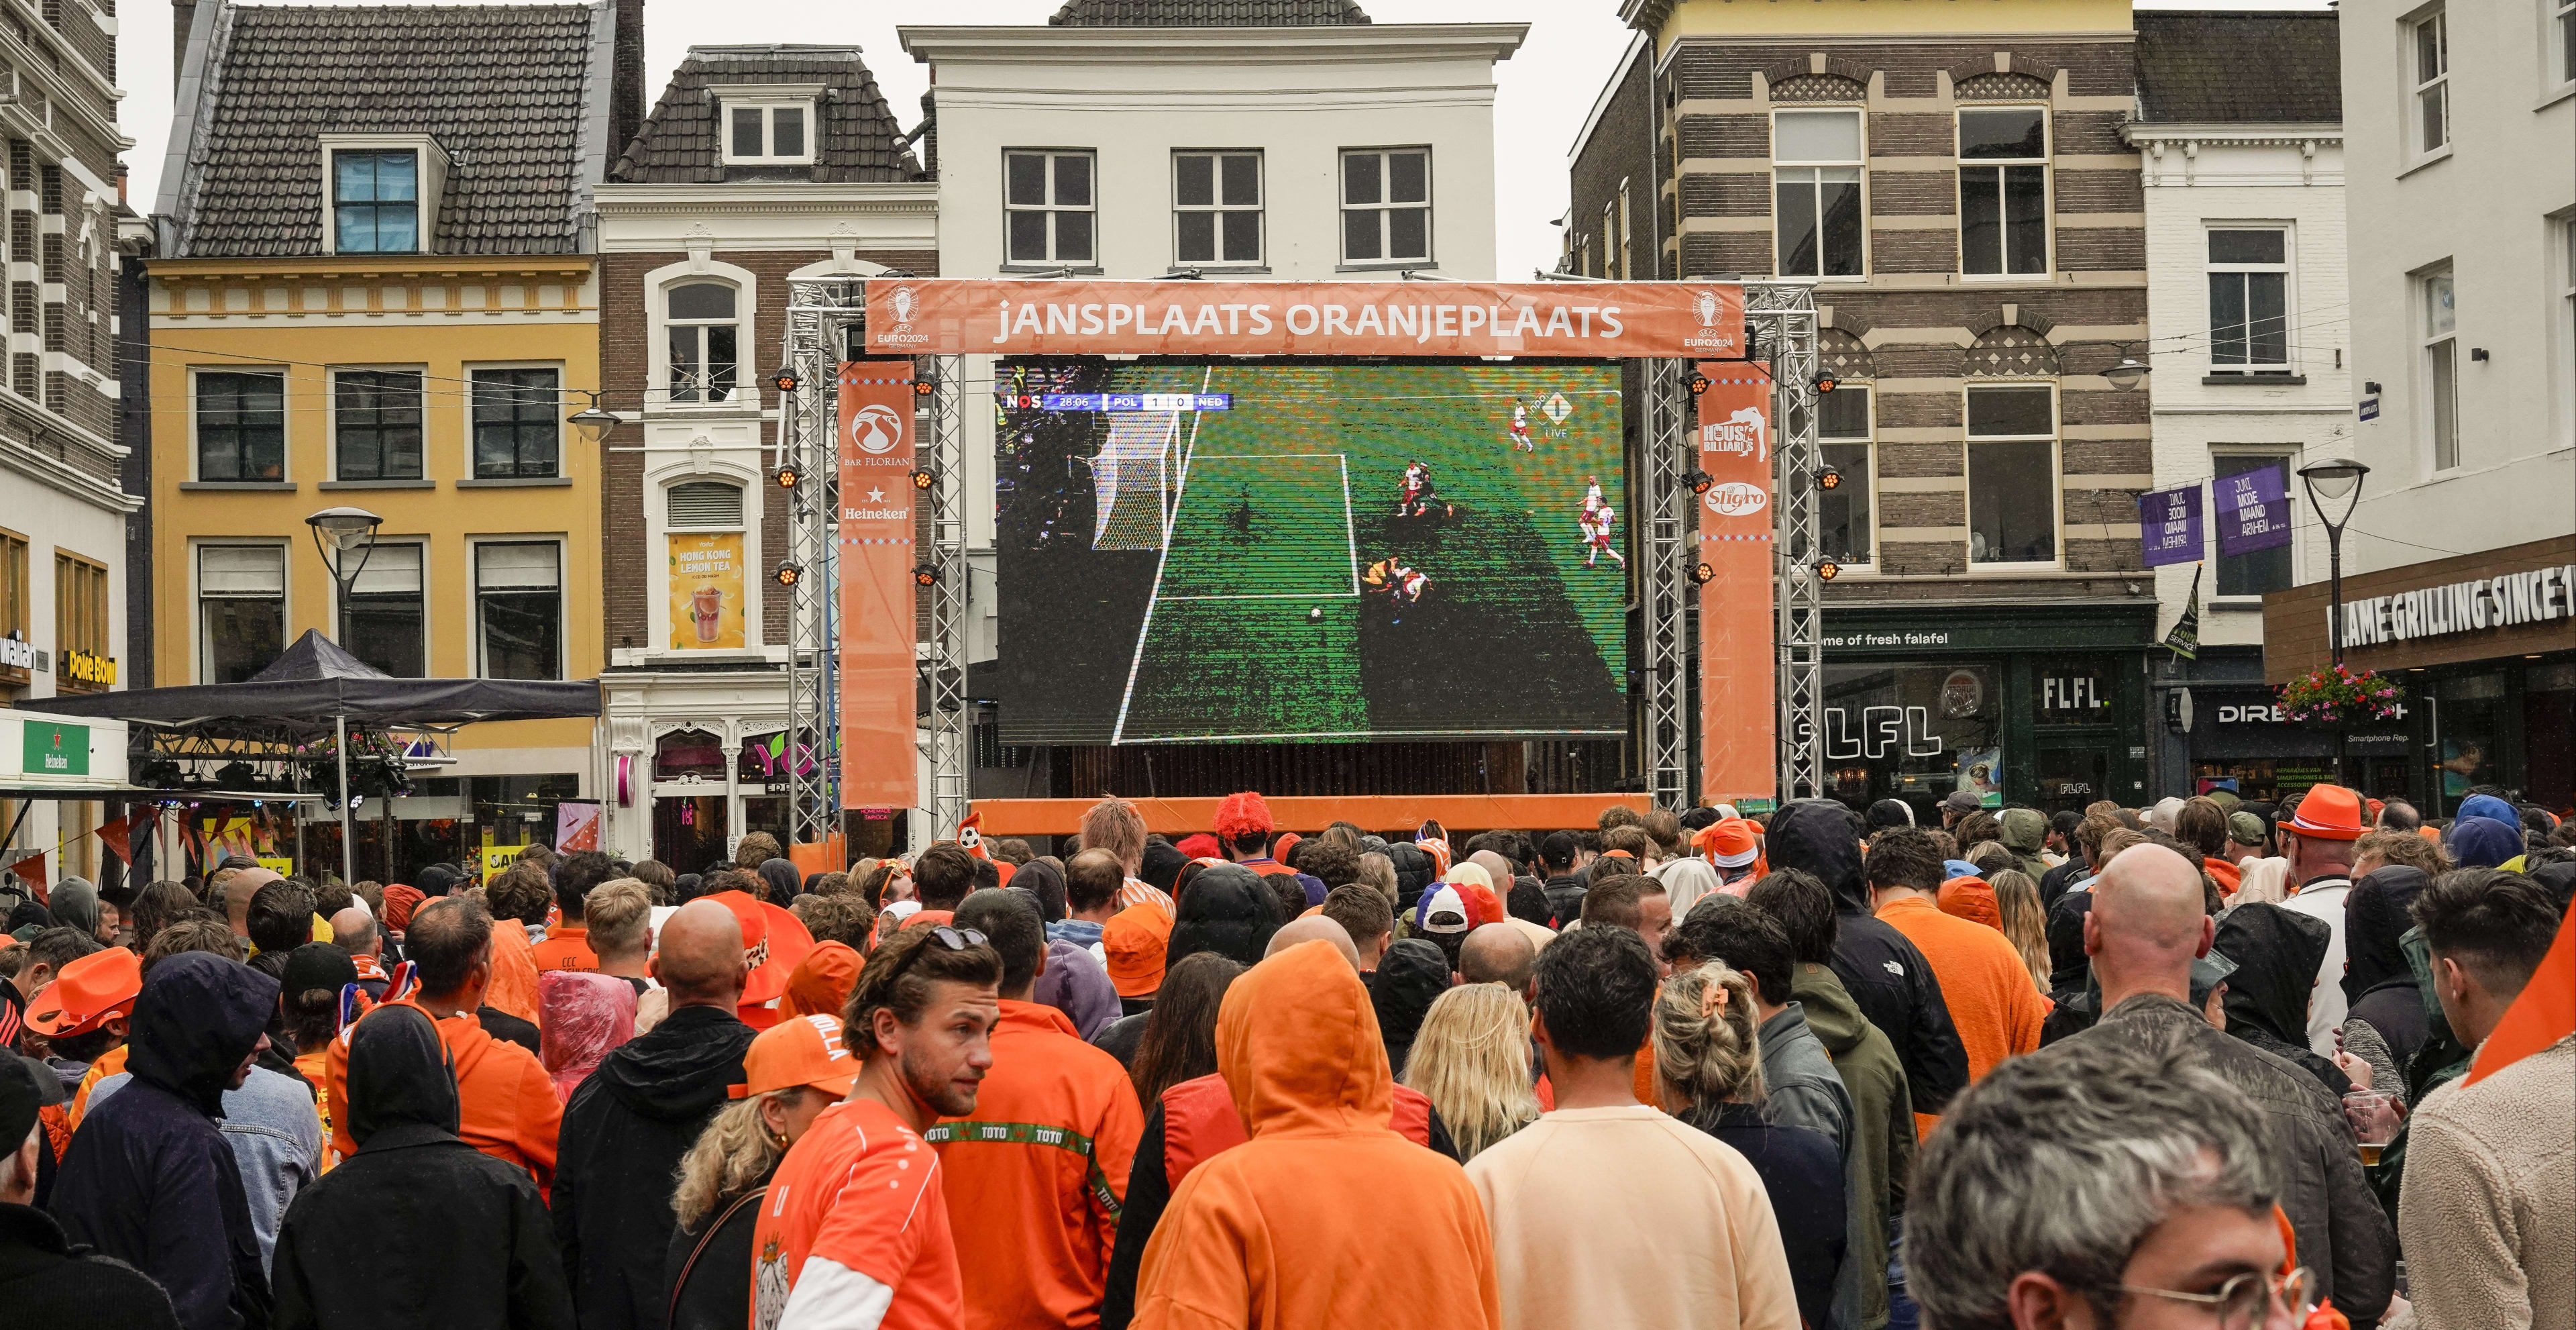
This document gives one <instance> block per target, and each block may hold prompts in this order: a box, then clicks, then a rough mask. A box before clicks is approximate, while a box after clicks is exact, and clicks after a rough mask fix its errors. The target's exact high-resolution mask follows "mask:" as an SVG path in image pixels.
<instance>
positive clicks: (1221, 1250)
mask: <svg viewBox="0 0 2576 1330" xmlns="http://www.w3.org/2000/svg"><path fill="white" fill-rule="evenodd" d="M1216 1055H1217V1070H1218V1072H1219V1073H1220V1074H1221V1075H1223V1076H1224V1077H1225V1083H1226V1087H1227V1088H1228V1089H1229V1090H1231V1091H1232V1092H1233V1094H1234V1106H1235V1111H1236V1112H1237V1113H1239V1114H1240V1115H1242V1118H1243V1123H1244V1128H1245V1130H1246V1131H1248V1132H1250V1133H1251V1136H1252V1139H1251V1140H1248V1141H1246V1142H1244V1143H1243V1144H1242V1145H1239V1146H1236V1147H1235V1148H1233V1149H1231V1150H1228V1151H1226V1152H1224V1153H1223V1154H1220V1155H1218V1156H1216V1157H1215V1158H1213V1159H1210V1160H1208V1161H1207V1162H1206V1163H1203V1164H1201V1165H1199V1166H1198V1167H1197V1168H1194V1169H1192V1170H1190V1174H1189V1176H1188V1177H1186V1178H1183V1179H1182V1180H1181V1185H1180V1188H1179V1190H1177V1191H1175V1192H1174V1193H1173V1194H1172V1201H1171V1205H1170V1207H1169V1208H1168V1209H1166V1210H1165V1211H1164V1212H1163V1222H1162V1223H1161V1224H1159V1225H1157V1226H1156V1227H1155V1229H1154V1237H1153V1240H1152V1241H1150V1242H1148V1243H1147V1244H1146V1245H1145V1257H1144V1269H1143V1273H1142V1274H1141V1275H1140V1276H1139V1278H1138V1280H1137V1287H1136V1320H1135V1323H1134V1324H1135V1326H1136V1330H1184V1328H1185V1330H1215V1328H1216V1327H1221V1326H1241V1327H1246V1330H1250V1328H1251V1327H1262V1328H1263V1330H1328V1328H1330V1327H1341V1326H1351V1325H1375V1324H1385V1325H1401V1326H1407V1327H1412V1328H1413V1330H1495V1327H1498V1326H1500V1325H1501V1324H1502V1303H1501V1297H1500V1294H1499V1293H1498V1291H1497V1289H1496V1285H1495V1279H1494V1242H1493V1237H1492V1235H1491V1233H1490V1232H1489V1231H1488V1230H1487V1228H1486V1226H1485V1211H1484V1206H1483V1204H1482V1203H1481V1202H1479V1201H1478V1200H1477V1199H1476V1189H1475V1188H1474V1187H1473V1186H1471V1185H1469V1184H1468V1182H1467V1174H1466V1170H1464V1169H1462V1168H1460V1167H1459V1166H1458V1165H1457V1164H1455V1163H1452V1162H1450V1161H1449V1160H1448V1159H1445V1158H1443V1157H1441V1156H1440V1155H1437V1154H1434V1153H1432V1152H1430V1151H1428V1150H1424V1149H1423V1148H1421V1147H1420V1146H1417V1145H1415V1144H1413V1143H1412V1142H1411V1141H1408V1140H1406V1139H1404V1138H1403V1137H1401V1136H1399V1135H1397V1134H1395V1132H1393V1131H1391V1130H1389V1129H1388V1125H1387V1124H1388V1122H1389V1120H1390V1118H1391V1116H1392V1105H1393V1101H1394V1084H1395V1083H1394V1080H1393V1079H1392V1078H1391V1077H1390V1076H1389V1075H1388V1073H1387V1061H1386V1045H1385V1043H1384V1042H1383V1041H1382V1039H1381V1038H1380V1036H1379V1034H1378V1027H1377V1014H1376V1012H1375V1011H1374V1010H1373V1009H1372V1008H1371V1007H1370V1005H1369V996H1368V990H1367V989H1366V988H1364V987H1362V986H1361V985H1360V979H1359V975H1358V974H1356V973H1354V972H1353V971H1352V969H1351V966H1350V962H1348V961H1346V960H1344V959H1343V958H1342V955H1341V953H1340V952H1338V951H1336V950H1335V949H1334V948H1333V947H1332V945H1331V944H1329V943H1325V942H1320V941H1317V942H1303V943H1299V944H1298V945H1296V946H1293V947H1290V948H1288V949H1287V950H1285V951H1282V952H1280V953H1279V954H1277V955H1275V956H1272V957H1271V958H1269V959H1268V960H1265V961H1263V962H1262V963H1261V964H1259V965H1256V966H1254V967H1252V969H1251V971H1250V972H1249V973H1247V974H1245V975H1244V976H1243V977H1242V978H1240V979H1237V980H1236V981H1235V982H1234V985H1233V986H1232V987H1231V988H1229V989H1227V990H1226V994H1225V1002H1224V1004H1223V1006H1221V1007H1220V1008H1219V1009H1218V1015H1217V1025H1216ZM1425 1252H1433V1253H1438V1255H1437V1256H1436V1257H1435V1258H1432V1259H1424V1257H1423V1253H1425Z"/></svg>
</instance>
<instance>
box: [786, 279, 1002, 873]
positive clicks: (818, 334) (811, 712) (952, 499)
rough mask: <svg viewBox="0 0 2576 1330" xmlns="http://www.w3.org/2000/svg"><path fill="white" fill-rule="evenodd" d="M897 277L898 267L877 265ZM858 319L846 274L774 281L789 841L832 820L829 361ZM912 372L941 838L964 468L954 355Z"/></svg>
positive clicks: (955, 812)
mask: <svg viewBox="0 0 2576 1330" xmlns="http://www.w3.org/2000/svg"><path fill="white" fill-rule="evenodd" d="M887 275H889V276H900V275H901V274H887ZM866 321H867V284H866V282H865V281H864V280H863V279H860V278H857V277H831V278H816V279H800V280H796V281H792V282H789V283H788V290H787V335H786V339H785V341H786V347H785V355H784V360H783V362H782V363H783V368H784V369H785V371H786V372H787V373H788V374H790V375H792V376H793V377H794V379H795V381H796V386H795V388H794V390H793V391H790V392H783V393H781V394H780V395H779V418H778V443H777V447H776V458H777V462H778V465H779V467H780V468H781V469H782V470H783V471H792V472H793V474H794V476H795V484H794V485H792V486H790V487H788V536H787V560H786V562H787V563H788V564H790V565H792V566H794V567H795V568H796V569H797V576H796V578H795V580H794V581H793V583H792V584H790V585H788V586H786V587H785V588H784V590H785V591H786V594H787V596H788V606H789V608H788V631H787V641H788V652H787V732H788V736H789V739H788V742H789V745H790V753H789V760H788V763H787V772H788V783H787V808H788V813H787V825H788V830H789V831H790V833H791V834H792V835H793V838H794V840H795V841H796V842H798V843H812V842H819V841H821V840H822V839H823V838H824V837H825V836H827V835H829V834H832V833H834V832H837V831H839V830H840V828H841V764H840V732H841V718H840V706H841V680H840V658H839V650H838V648H839V645H840V640H841V635H840V595H839V587H840V584H841V578H840V556H841V550H840V512H841V499H840V455H839V454H840V449H839V440H840V428H841V422H840V401H841V397H840V388H839V379H840V369H841V364H842V362H843V360H845V359H846V358H847V357H848V350H849V348H851V347H854V346H856V345H858V344H859V340H860V333H861V330H862V329H863V328H864V327H865V325H866ZM913 379H914V382H915V383H916V384H917V385H920V386H921V388H923V389H926V390H927V391H922V392H921V393H920V395H919V396H916V397H915V398H914V399H913V400H914V405H915V413H914V417H913V425H914V429H913V438H914V441H915V444H916V447H917V450H918V457H919V461H918V463H917V465H918V466H919V467H920V468H921V469H922V470H923V471H924V472H926V473H927V474H928V475H929V476H930V478H931V485H930V488H929V489H927V490H916V491H915V495H916V497H917V498H918V499H919V500H920V501H921V502H922V503H923V504H924V506H925V507H926V508H927V509H928V510H929V516H930V548H929V549H928V550H927V551H926V555H927V557H925V558H924V559H923V560H922V566H923V567H925V568H927V569H928V570H930V572H931V575H932V582H931V586H930V631H929V633H928V635H927V640H926V641H925V642H924V643H923V646H924V650H923V651H922V652H921V654H920V657H919V661H920V665H919V668H920V671H921V674H922V675H923V677H924V678H925V679H926V680H927V682H928V685H929V687H928V692H929V695H930V749H929V754H928V755H929V758H930V770H931V787H930V796H929V808H930V811H931V815H932V817H933V819H934V820H935V821H936V823H937V831H936V834H937V835H938V836H940V837H950V836H954V835H955V834H956V831H957V824H958V822H959V821H960V820H962V819H963V818H964V817H965V816H966V796H967V788H966V780H967V761H968V749H967V729H966V727H967V724H968V720H969V717H968V715H967V711H966V465H965V456H966V455H965V430H964V423H965V417H964V414H963V413H964V410H965V397H964V394H965V390H966V373H965V357H963V356H921V357H918V358H916V359H915V361H914V363H913Z"/></svg>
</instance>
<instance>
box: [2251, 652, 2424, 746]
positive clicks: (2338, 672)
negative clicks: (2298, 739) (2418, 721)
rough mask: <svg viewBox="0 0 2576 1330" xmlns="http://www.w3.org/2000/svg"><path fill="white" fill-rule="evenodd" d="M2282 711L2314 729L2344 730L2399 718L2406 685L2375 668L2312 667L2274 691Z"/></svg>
mask: <svg viewBox="0 0 2576 1330" xmlns="http://www.w3.org/2000/svg"><path fill="white" fill-rule="evenodd" d="M2274 691H2275V693H2276V695H2277V696H2278V698H2279V700H2280V704H2281V714H2282V715H2283V716H2284V717H2285V718H2287V719H2289V720H2292V721H2296V722H2297V723H2299V724H2302V725H2306V726H2308V727H2310V728H2311V729H2321V730H2341V729H2349V728H2351V727H2353V726H2357V725H2377V724H2381V723H2383V722H2387V721H2393V720H2396V719H2398V718H2399V716H2400V715H2402V714H2403V713H2402V712H2401V711H2400V710H2399V706H2400V704H2401V703H2403V702H2405V700H2406V688H2405V686H2404V685H2402V684H2400V683H2398V682H2397V681H2396V680H2394V679H2391V678H2389V677H2387V676H2386V675H2383V674H2380V673H2378V672H2377V671H2374V670H2363V671H2361V672H2360V673H2358V674H2356V673H2354V672H2353V671H2351V670H2349V669H2347V668H2345V667H2343V666H2341V665H2335V666H2329V667H2328V668H2325V669H2322V670H2310V671H2308V672H2307V673H2305V674H2302V675H2300V676H2298V677H2297V678H2295V679H2292V680H2290V681H2289V682H2288V683H2285V684H2282V685H2281V686H2280V687H2279V688H2278V689H2276V690H2274Z"/></svg>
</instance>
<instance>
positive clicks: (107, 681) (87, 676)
mask: <svg viewBox="0 0 2576 1330" xmlns="http://www.w3.org/2000/svg"><path fill="white" fill-rule="evenodd" d="M59 677H60V678H61V679H62V680H63V681H64V682H67V683H81V684H87V685H89V686H90V687H92V688H113V687H115V686H116V657H114V656H94V655H91V654H90V653H89V652H86V651H82V650H80V649H78V648H74V649H72V650H70V651H66V652H64V653H63V670H62V674H61V675H60V676H59Z"/></svg>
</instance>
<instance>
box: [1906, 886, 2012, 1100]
mask: <svg viewBox="0 0 2576 1330" xmlns="http://www.w3.org/2000/svg"><path fill="white" fill-rule="evenodd" d="M1878 917H1879V919H1880V920H1881V921H1882V922H1884V923H1886V924H1887V926H1888V927H1890V928H1893V929H1895V930H1896V931H1897V932H1899V933H1903V934H1904V935H1905V940H1906V941H1908V942H1911V943H1913V944H1914V945H1915V947H1916V949H1918V950H1920V951H1921V952H1922V953H1923V959H1924V960H1926V961H1928V962H1930V963H1931V966H1932V974H1933V977H1934V978H1937V979H1939V980H1940V981H1941V999H1942V1001H1944V1002H1946V1003H1948V1004H1949V1007H1950V1023H1951V1024H1953V1025H1955V1026H1957V1027H1958V1028H1959V1042H1960V1044H1961V1045H1963V1046H1964V1047H1965V1048H1966V1049H1967V1052H1968V1080H1969V1081H1970V1083H1972V1084H1973V1083H1974V1082H1976V1081H1979V1080H1982V1079H1984V1078H1985V1074H1986V1073H1987V1072H1989V1071H1992V1070H1994V1067H1995V1064H1996V1063H1998V1062H2001V1061H2003V1060H2004V1059H2005V1058H2008V1057H2013V1056H2016V1055H2019V1054H2022V1053H2027V1052H2030V1051H2031V1050H2032V1049H2035V1048H2037V1047H2039V1029H2040V1026H2041V1025H2042V1024H2044V1023H2045V1022H2046V1021H2047V1020H2048V1013H2049V1010H2050V1008H2051V1006H2052V1005H2053V1004H2052V1003H2050V1002H2049V1000H2048V999H2047V998H2044V997H2041V996H2040V995H2039V990H2038V989H2036V988H2033V987H2032V986H2031V982H2030V971H2029V969H2027V968H2026V967H2024V966H2023V965H2022V961H2021V953H2020V952H2018V951H2015V950H2013V944H2012V943H2011V942H2010V941H2007V940H2006V939H2005V937H2004V935H2003V934H2002V933H2000V932H1997V931H1996V930H1995V929H1994V928H1993V927H1991V926H1989V925H1986V924H1981V923H1972V922H1970V921H1968V920H1966V919H1962V918H1959V917H1958V916H1956V915H1951V914H1944V913H1942V912H1941V908H1940V907H1939V906H1937V905H1935V904H1933V902H1932V900H1931V898H1930V897H1928V896H1904V897H1900V898H1898V899H1896V900H1892V901H1889V902H1888V903H1887V904H1885V905H1882V906H1880V907H1879V910H1878ZM1937 1120H1938V1119H1937V1118H1935V1117H1934V1116H1933V1115H1931V1114H1928V1113H1917V1114H1915V1115H1914V1124H1915V1128H1916V1130H1917V1132H1918V1133H1922V1132H1929V1131H1930V1130H1931V1129H1932V1124H1933V1123H1934V1122H1935V1121H1937Z"/></svg>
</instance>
